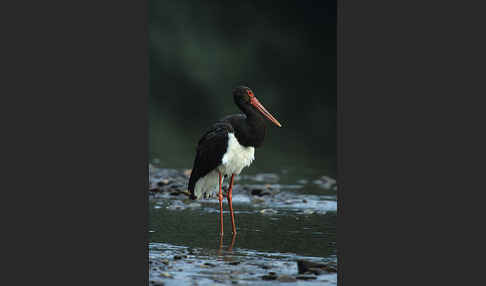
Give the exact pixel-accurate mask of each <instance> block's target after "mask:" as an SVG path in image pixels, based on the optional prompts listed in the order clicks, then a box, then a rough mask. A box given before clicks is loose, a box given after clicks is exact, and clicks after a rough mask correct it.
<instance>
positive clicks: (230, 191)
mask: <svg viewBox="0 0 486 286" xmlns="http://www.w3.org/2000/svg"><path fill="white" fill-rule="evenodd" d="M234 177H235V174H233V175H231V181H230V185H229V190H228V204H229V209H230V213H231V226H232V227H233V235H235V234H236V226H235V215H234V214H233V203H232V199H233V195H232V192H233V179H234Z"/></svg>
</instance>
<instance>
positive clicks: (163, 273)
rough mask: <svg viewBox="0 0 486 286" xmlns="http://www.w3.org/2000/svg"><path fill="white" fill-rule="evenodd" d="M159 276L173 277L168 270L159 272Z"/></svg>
mask: <svg viewBox="0 0 486 286" xmlns="http://www.w3.org/2000/svg"><path fill="white" fill-rule="evenodd" d="M159 276H160V277H165V278H174V276H172V275H171V274H170V273H168V272H162V273H160V275H159Z"/></svg>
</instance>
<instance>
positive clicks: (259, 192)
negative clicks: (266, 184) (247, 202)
mask: <svg viewBox="0 0 486 286" xmlns="http://www.w3.org/2000/svg"><path fill="white" fill-rule="evenodd" d="M251 195H252V196H259V197H263V196H271V195H272V192H270V191H269V190H267V189H252V190H251Z"/></svg>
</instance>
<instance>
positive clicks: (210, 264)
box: [204, 262, 216, 267]
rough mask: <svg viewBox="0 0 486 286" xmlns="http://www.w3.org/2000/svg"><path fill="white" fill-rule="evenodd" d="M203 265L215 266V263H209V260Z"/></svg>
mask: <svg viewBox="0 0 486 286" xmlns="http://www.w3.org/2000/svg"><path fill="white" fill-rule="evenodd" d="M204 265H206V266H209V267H216V265H215V264H212V263H209V262H206V263H204Z"/></svg>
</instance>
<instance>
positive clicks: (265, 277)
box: [261, 272, 278, 280]
mask: <svg viewBox="0 0 486 286" xmlns="http://www.w3.org/2000/svg"><path fill="white" fill-rule="evenodd" d="M261 278H262V279H263V280H277V278H278V277H277V274H276V273H275V272H270V273H268V274H267V275H263V276H262V277H261Z"/></svg>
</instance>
